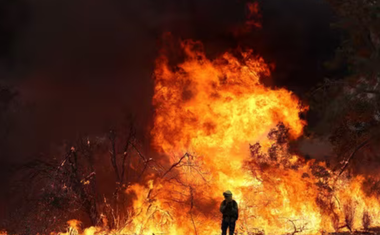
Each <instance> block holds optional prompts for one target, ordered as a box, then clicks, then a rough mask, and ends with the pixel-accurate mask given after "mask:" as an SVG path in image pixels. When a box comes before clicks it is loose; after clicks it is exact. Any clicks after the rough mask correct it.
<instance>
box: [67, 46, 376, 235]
mask: <svg viewBox="0 0 380 235" xmlns="http://www.w3.org/2000/svg"><path fill="white" fill-rule="evenodd" d="M181 48H182V50H183V51H184V53H185V61H184V62H182V63H180V64H178V65H176V66H173V65H172V64H171V63H169V59H168V57H167V55H166V54H165V53H163V54H162V55H161V56H160V57H159V58H158V59H157V61H156V69H155V73H154V78H155V94H154V97H153V104H154V107H155V110H156V113H155V117H154V127H153V129H152V131H151V135H152V141H153V142H152V144H153V146H154V148H155V149H156V150H157V151H158V152H160V153H161V154H162V155H164V156H165V157H166V158H165V159H169V160H166V161H164V160H161V161H162V165H166V166H167V169H169V170H167V171H166V172H161V173H160V174H158V173H155V174H153V173H152V174H150V175H148V176H147V177H146V182H147V183H146V184H145V185H140V184H134V185H131V186H130V187H129V188H128V189H127V191H126V193H127V194H130V195H134V201H133V206H132V208H131V209H130V210H129V211H130V213H129V215H128V221H127V223H126V224H125V226H124V227H123V228H122V229H120V230H118V231H107V230H105V229H102V228H95V227H91V228H88V229H86V230H84V231H83V233H82V234H88V235H90V234H149V235H150V234H171V235H185V234H186V235H187V234H196V235H213V234H215V235H216V234H220V223H221V214H220V212H219V210H218V209H219V205H220V203H221V201H222V200H223V198H222V193H223V191H225V190H231V191H232V192H233V194H234V198H235V200H236V201H237V202H238V204H239V208H240V209H239V211H240V213H239V214H240V216H239V220H238V222H237V227H236V228H237V232H239V234H273V235H279V234H296V233H297V234H322V233H324V232H326V231H330V232H331V231H334V230H337V229H341V230H342V229H346V230H347V229H351V230H355V229H361V228H362V221H363V220H364V219H366V220H368V221H369V220H371V221H372V225H379V224H380V220H379V219H376V218H379V215H380V214H379V208H380V207H379V202H378V200H377V199H376V198H374V197H369V196H367V195H366V194H365V193H364V192H363V191H362V187H361V185H362V182H363V180H364V178H363V177H361V176H358V177H356V178H351V179H349V178H345V177H341V178H339V179H337V180H333V181H332V180H329V179H332V178H334V177H332V174H333V172H331V171H330V170H328V169H327V167H326V166H325V164H324V163H323V162H321V163H316V162H314V161H305V160H304V159H303V158H302V157H301V156H297V155H294V154H291V153H290V151H289V146H288V142H286V141H285V142H282V143H279V142H278V140H276V138H271V136H272V135H273V133H281V130H282V131H285V132H284V133H286V135H285V137H286V138H287V139H296V138H298V137H299V136H300V135H302V130H303V127H304V125H305V122H304V121H303V120H301V119H300V116H299V114H300V112H303V111H305V108H302V107H301V106H300V105H299V100H298V99H297V97H295V96H294V95H293V94H292V93H291V92H290V91H287V90H285V89H271V88H268V87H265V86H264V85H263V84H262V79H266V77H268V76H270V71H269V67H268V66H267V65H266V64H265V62H264V60H263V59H262V58H260V57H257V56H254V55H253V53H252V51H240V52H239V53H238V54H237V55H233V54H232V53H225V54H223V55H221V56H220V57H218V58H216V59H214V60H209V59H207V58H206V56H205V54H204V52H203V49H202V44H201V43H199V42H193V41H184V42H182V43H181ZM276 131H277V132H276ZM273 146H276V148H275V150H274V148H273ZM273 151H275V152H273ZM271 153H272V154H271ZM273 153H274V154H273ZM316 172H317V173H316ZM317 175H319V177H318V176H317ZM365 216H366V217H365ZM70 223H71V226H70V227H71V228H72V229H74V230H75V229H76V227H78V225H77V223H76V222H75V221H71V222H70ZM66 234H69V233H66Z"/></svg>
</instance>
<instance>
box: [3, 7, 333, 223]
mask: <svg viewBox="0 0 380 235" xmlns="http://www.w3.org/2000/svg"><path fill="white" fill-rule="evenodd" d="M244 7H245V2H244V1H237V0H222V1H221V0H218V1H217V0H212V1H204V0H188V1H179V0H162V1H156V0H134V1H125V0H3V1H1V2H0V13H1V14H0V17H1V22H0V35H2V36H1V37H0V75H1V76H2V77H1V82H2V83H3V84H4V83H5V84H8V85H12V86H14V87H16V89H17V90H18V92H19V96H18V98H17V99H18V101H17V102H18V104H19V105H18V106H17V107H18V110H16V111H14V112H13V113H12V120H11V123H12V126H11V131H10V134H9V136H8V139H7V140H8V142H6V148H5V149H4V150H3V151H2V154H1V158H0V163H1V166H2V168H4V170H3V169H2V168H0V178H1V179H2V181H0V183H1V184H0V186H1V188H7V187H5V186H4V185H6V182H7V176H9V173H8V171H6V170H5V169H7V168H8V167H9V165H10V163H14V162H22V161H25V160H28V159H30V158H31V157H33V156H35V154H37V153H39V152H41V151H44V150H45V149H46V148H48V147H49V145H50V144H51V143H54V142H59V141H60V140H62V139H70V138H73V137H74V136H75V135H77V134H78V133H89V134H97V133H102V132H103V131H105V130H106V129H107V128H109V127H110V126H112V125H114V124H115V123H118V122H120V121H121V120H122V119H123V118H124V114H126V113H133V114H134V115H136V116H137V119H138V120H139V121H140V126H141V128H142V129H143V128H145V127H146V126H147V124H148V123H149V120H150V118H151V116H152V107H151V96H152V89H153V81H152V79H151V74H152V71H153V67H154V59H155V57H156V55H157V49H158V41H159V38H160V36H161V35H162V33H163V32H167V31H170V32H172V34H173V35H174V36H175V37H178V38H183V39H185V38H192V39H195V40H202V41H203V42H204V43H205V48H206V50H207V53H208V54H209V55H210V56H211V57H212V56H215V55H217V54H219V53H221V52H223V51H225V50H227V49H229V48H234V47H237V46H238V45H242V46H249V47H252V48H254V50H255V51H257V52H258V53H259V54H260V55H262V56H263V57H264V58H265V59H266V60H267V61H268V62H271V63H275V64H276V70H275V71H274V74H273V82H274V85H277V86H287V87H289V88H290V89H293V90H294V91H295V92H298V93H300V94H301V93H302V92H304V91H305V90H307V89H309V88H310V87H311V86H313V85H314V84H315V83H316V82H317V81H318V80H320V79H321V77H322V74H323V73H324V70H323V68H322V62H323V61H325V60H326V59H327V58H329V57H331V56H332V55H333V49H334V48H335V47H336V46H337V44H338V35H337V34H336V33H335V32H334V31H332V30H331V29H330V27H329V24H330V23H331V22H332V21H333V16H332V13H331V11H330V9H329V7H328V5H327V4H325V3H324V2H323V1H321V0H283V1H278V0H265V1H264V0H263V1H262V2H261V10H262V15H263V18H262V20H263V28H262V29H261V30H255V31H253V32H252V33H249V34H247V35H246V36H244V37H242V38H238V39H237V38H234V37H233V34H232V33H231V29H233V28H234V27H236V26H238V25H241V24H243V23H244V21H245V15H244V13H245V8H244ZM0 125H3V126H1V127H0V128H5V127H4V124H0ZM0 146H3V145H0ZM5 191H6V190H5ZM3 192H4V190H3ZM0 196H1V195H0ZM0 201H1V200H0ZM0 206H1V205H0ZM0 211H5V210H2V208H1V207H0ZM0 216H1V215H0Z"/></svg>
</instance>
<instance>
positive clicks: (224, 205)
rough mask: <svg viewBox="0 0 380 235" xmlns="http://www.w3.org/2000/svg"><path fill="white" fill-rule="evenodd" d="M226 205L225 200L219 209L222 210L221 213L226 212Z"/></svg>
mask: <svg viewBox="0 0 380 235" xmlns="http://www.w3.org/2000/svg"><path fill="white" fill-rule="evenodd" d="M226 206H227V204H226V201H223V202H222V203H221V204H220V208H219V210H220V212H221V213H223V212H224V210H225V209H226Z"/></svg>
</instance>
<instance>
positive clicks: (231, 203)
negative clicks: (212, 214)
mask: <svg viewBox="0 0 380 235" xmlns="http://www.w3.org/2000/svg"><path fill="white" fill-rule="evenodd" d="M223 196H224V198H225V200H224V201H223V202H222V204H220V212H221V213H222V214H223V221H222V235H227V229H228V228H229V230H230V232H229V235H233V234H234V231H235V223H236V220H237V219H238V218H239V209H238V204H237V203H236V201H235V200H233V199H232V193H231V191H230V190H227V191H225V192H224V193H223Z"/></svg>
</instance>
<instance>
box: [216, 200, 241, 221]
mask: <svg viewBox="0 0 380 235" xmlns="http://www.w3.org/2000/svg"><path fill="white" fill-rule="evenodd" d="M220 212H221V213H222V214H223V220H224V221H236V220H237V219H238V218H239V209H238V204H237V202H236V201H235V200H232V201H231V202H227V201H226V200H224V201H223V202H222V204H220Z"/></svg>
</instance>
